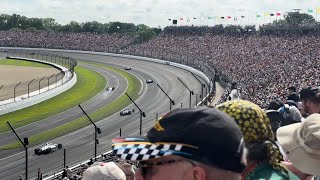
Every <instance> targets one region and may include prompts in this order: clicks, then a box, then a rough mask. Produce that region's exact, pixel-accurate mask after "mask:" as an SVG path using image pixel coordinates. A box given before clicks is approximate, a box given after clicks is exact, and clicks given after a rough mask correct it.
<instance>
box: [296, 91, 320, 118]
mask: <svg viewBox="0 0 320 180" xmlns="http://www.w3.org/2000/svg"><path fill="white" fill-rule="evenodd" d="M300 98H301V102H302V107H303V111H304V112H305V113H307V114H313V113H320V86H318V87H306V88H303V89H302V90H301V91H300Z"/></svg>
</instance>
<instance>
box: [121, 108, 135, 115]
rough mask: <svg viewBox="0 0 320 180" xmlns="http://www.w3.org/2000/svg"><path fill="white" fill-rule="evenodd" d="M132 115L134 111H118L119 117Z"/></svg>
mask: <svg viewBox="0 0 320 180" xmlns="http://www.w3.org/2000/svg"><path fill="white" fill-rule="evenodd" d="M133 113H134V109H128V108H126V109H124V110H122V111H120V116H126V115H130V114H133Z"/></svg>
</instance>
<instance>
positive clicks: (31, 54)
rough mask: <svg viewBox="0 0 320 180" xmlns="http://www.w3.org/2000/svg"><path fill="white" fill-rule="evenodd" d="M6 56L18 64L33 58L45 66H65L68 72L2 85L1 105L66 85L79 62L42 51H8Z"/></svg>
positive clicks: (0, 91) (0, 93)
mask: <svg viewBox="0 0 320 180" xmlns="http://www.w3.org/2000/svg"><path fill="white" fill-rule="evenodd" d="M6 56H7V58H11V57H12V58H13V59H15V60H16V61H17V64H19V63H20V62H22V60H19V58H31V59H37V60H42V61H45V62H43V63H44V64H49V65H50V64H52V65H53V64H54V67H59V66H63V67H65V68H67V69H68V70H67V71H61V72H59V73H56V74H51V75H46V76H43V77H41V78H35V79H31V78H30V80H29V81H23V82H18V83H14V84H0V105H4V104H8V103H12V102H16V101H18V100H24V99H27V98H30V97H32V96H35V95H38V94H41V93H43V92H46V91H49V90H51V89H54V88H56V87H59V86H61V85H63V84H65V83H66V82H68V81H69V80H70V79H72V77H73V75H74V73H73V72H74V68H75V66H76V65H77V61H76V60H75V59H72V58H69V57H66V56H60V55H58V54H53V53H46V52H41V51H30V50H26V51H23V50H8V51H7V52H6ZM23 61H25V60H23ZM36 62H39V61H36ZM48 62H49V63H48ZM40 63H41V61H40ZM56 65H58V66H56ZM17 76H20V74H17ZM8 78H10V77H8Z"/></svg>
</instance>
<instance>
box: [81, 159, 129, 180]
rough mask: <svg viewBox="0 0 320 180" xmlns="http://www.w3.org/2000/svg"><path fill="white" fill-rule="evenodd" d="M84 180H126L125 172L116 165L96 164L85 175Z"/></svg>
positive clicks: (110, 163)
mask: <svg viewBox="0 0 320 180" xmlns="http://www.w3.org/2000/svg"><path fill="white" fill-rule="evenodd" d="M82 179H83V180H107V179H110V180H111V179H112V180H126V175H125V174H124V172H123V171H122V170H121V169H120V168H119V167H118V166H117V165H116V164H115V163H114V162H109V163H103V162H95V163H93V164H92V165H91V167H89V168H88V169H87V170H85V171H84V173H83V178H82Z"/></svg>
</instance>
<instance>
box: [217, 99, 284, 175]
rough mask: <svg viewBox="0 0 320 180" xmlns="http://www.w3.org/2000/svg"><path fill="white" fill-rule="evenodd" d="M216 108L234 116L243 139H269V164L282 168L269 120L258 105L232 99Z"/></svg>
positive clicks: (252, 140)
mask: <svg viewBox="0 0 320 180" xmlns="http://www.w3.org/2000/svg"><path fill="white" fill-rule="evenodd" d="M217 109H219V110H221V111H223V112H225V113H227V114H228V115H229V116H231V117H233V118H234V120H235V121H236V123H237V124H238V126H239V128H240V130H241V132H242V135H243V138H244V140H245V141H247V142H259V141H270V143H269V144H268V157H269V164H270V165H271V166H272V167H273V168H275V169H279V170H283V169H284V167H283V166H281V164H280V161H282V160H283V157H282V154H281V153H280V151H279V149H278V148H277V147H276V146H275V145H274V144H272V142H271V141H273V142H274V140H275V138H274V135H273V132H272V129H271V125H270V120H269V118H268V116H267V114H266V113H265V112H264V111H263V110H262V109H261V108H260V107H259V106H257V105H256V104H253V103H251V102H249V101H244V100H233V101H227V102H225V103H222V104H220V105H218V106H217Z"/></svg>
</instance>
